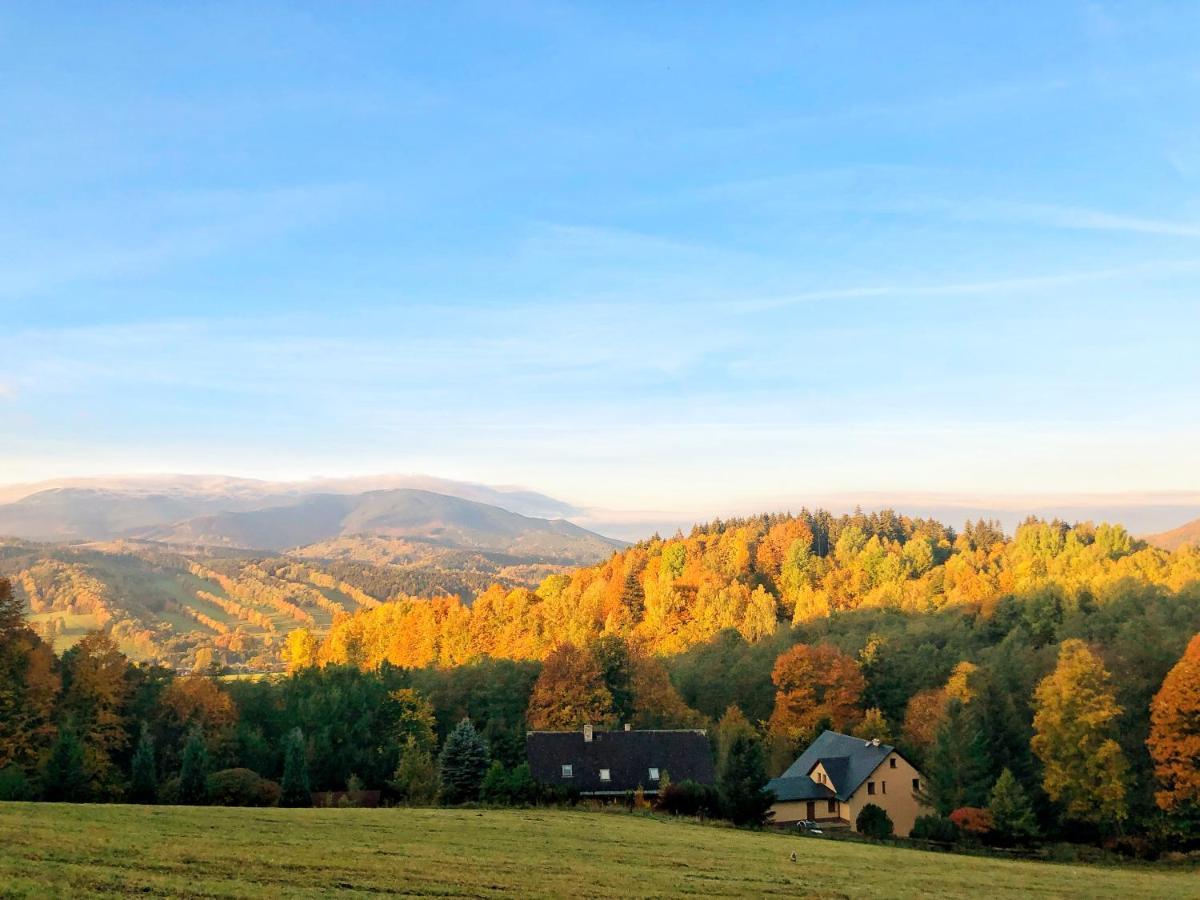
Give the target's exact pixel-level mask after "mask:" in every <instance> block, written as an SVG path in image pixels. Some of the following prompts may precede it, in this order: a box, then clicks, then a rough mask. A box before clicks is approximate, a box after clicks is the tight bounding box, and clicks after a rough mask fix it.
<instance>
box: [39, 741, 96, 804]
mask: <svg viewBox="0 0 1200 900" xmlns="http://www.w3.org/2000/svg"><path fill="white" fill-rule="evenodd" d="M42 783H43V784H44V786H45V795H46V799H47V800H56V801H59V802H63V803H84V802H86V801H87V800H89V799H91V784H90V781H89V779H88V776H87V771H86V770H85V769H84V764H83V744H82V743H80V740H79V736H78V735H77V734H76V733H75V729H74V727H72V726H70V725H65V726H63V727H62V728H60V729H59V730H58V739H57V740H56V741H55V742H54V749H52V750H51V751H50V758H49V759H47V760H46V768H45V770H44V771H43V773H42Z"/></svg>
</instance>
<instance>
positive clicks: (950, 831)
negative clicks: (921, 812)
mask: <svg viewBox="0 0 1200 900" xmlns="http://www.w3.org/2000/svg"><path fill="white" fill-rule="evenodd" d="M961 836H962V835H961V832H959V830H958V826H957V825H955V824H954V823H953V822H951V821H950V820H949V819H947V818H945V817H943V816H918V817H917V821H916V822H914V823H913V829H912V833H911V834H909V837H911V838H914V839H916V840H918V841H938V842H939V843H942V844H954V843H957V842H958V839H959V838H960V837H961Z"/></svg>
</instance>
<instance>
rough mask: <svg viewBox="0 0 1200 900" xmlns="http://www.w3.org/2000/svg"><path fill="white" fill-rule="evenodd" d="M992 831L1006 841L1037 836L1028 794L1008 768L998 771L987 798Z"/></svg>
mask: <svg viewBox="0 0 1200 900" xmlns="http://www.w3.org/2000/svg"><path fill="white" fill-rule="evenodd" d="M988 812H990V813H991V814H992V831H994V832H995V833H996V834H997V835H999V836H1000V837H1002V838H1004V839H1005V840H1008V841H1016V842H1021V841H1025V840H1029V839H1030V838H1034V837H1037V831H1038V829H1037V819H1036V818H1035V817H1034V814H1033V805H1032V804H1031V803H1030V802H1029V796H1028V795H1027V794H1026V793H1025V789H1024V788H1023V787H1021V783H1020V782H1019V781H1017V779H1016V776H1014V775H1013V773H1012V772H1010V771H1009V770H1008V769H1005V770H1004V771H1003V772H1001V773H1000V777H999V778H997V779H996V784H995V785H994V786H993V787H992V793H991V796H990V797H989V799H988Z"/></svg>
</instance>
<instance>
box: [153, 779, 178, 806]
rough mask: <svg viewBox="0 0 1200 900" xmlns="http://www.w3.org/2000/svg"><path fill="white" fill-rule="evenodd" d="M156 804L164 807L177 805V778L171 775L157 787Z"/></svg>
mask: <svg viewBox="0 0 1200 900" xmlns="http://www.w3.org/2000/svg"><path fill="white" fill-rule="evenodd" d="M158 802H159V803H161V804H163V805H165V806H178V805H179V776H178V775H173V776H171V777H170V778H168V779H167V780H166V781H164V782H163V783H162V784H160V785H159V786H158Z"/></svg>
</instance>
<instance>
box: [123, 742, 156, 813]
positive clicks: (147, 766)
mask: <svg viewBox="0 0 1200 900" xmlns="http://www.w3.org/2000/svg"><path fill="white" fill-rule="evenodd" d="M129 799H130V800H131V801H133V802H134V803H153V802H154V801H155V800H157V799H158V771H157V768H156V766H155V763H154V737H153V736H152V735H151V734H150V729H149V727H147V725H146V724H145V723H144V722H143V723H142V734H141V737H139V738H138V744H137V750H136V751H135V752H134V754H133V765H132V770H131V772H130V784H129Z"/></svg>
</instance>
